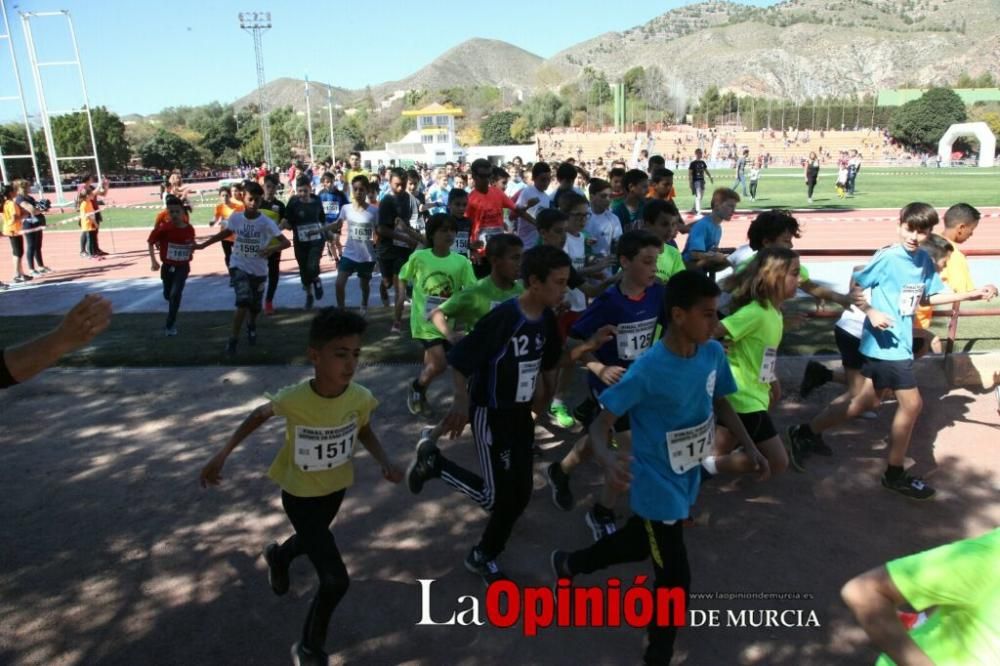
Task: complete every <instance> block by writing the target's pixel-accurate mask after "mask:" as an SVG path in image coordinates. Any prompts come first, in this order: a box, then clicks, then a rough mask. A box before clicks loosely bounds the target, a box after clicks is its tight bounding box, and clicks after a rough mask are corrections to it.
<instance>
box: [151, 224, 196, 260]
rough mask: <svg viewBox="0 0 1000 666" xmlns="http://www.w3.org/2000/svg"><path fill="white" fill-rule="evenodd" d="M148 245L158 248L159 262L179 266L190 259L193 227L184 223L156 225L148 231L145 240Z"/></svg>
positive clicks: (192, 244)
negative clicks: (180, 225)
mask: <svg viewBox="0 0 1000 666" xmlns="http://www.w3.org/2000/svg"><path fill="white" fill-rule="evenodd" d="M146 242H147V243H149V244H150V245H154V244H155V245H158V246H159V248H160V262H161V263H164V264H167V265H170V266H181V265H183V264H186V263H188V262H190V261H191V250H192V247H193V246H194V227H192V226H191V225H190V224H186V225H184V226H183V227H175V226H174V225H173V224H160V225H157V226H156V228H155V229H153V230H152V231H151V232H150V233H149V238H148V239H147V240H146Z"/></svg>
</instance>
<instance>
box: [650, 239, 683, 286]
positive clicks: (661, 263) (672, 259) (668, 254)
mask: <svg viewBox="0 0 1000 666" xmlns="http://www.w3.org/2000/svg"><path fill="white" fill-rule="evenodd" d="M682 270H684V259H683V258H682V257H681V253H680V251H679V250H678V249H677V248H676V247H674V246H673V245H667V244H665V243H664V245H663V252H660V256H659V257H657V258H656V277H657V279H659V280H662V281H663V282H666V281H667V280H669V279H670V278H671V277H672V276H674V275H675V274H677V273H680V272H681V271H682Z"/></svg>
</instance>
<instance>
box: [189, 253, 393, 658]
mask: <svg viewBox="0 0 1000 666" xmlns="http://www.w3.org/2000/svg"><path fill="white" fill-rule="evenodd" d="M239 242H240V241H239V240H237V244H239ZM234 256H235V255H234ZM365 327H366V322H365V320H364V319H363V318H362V317H360V316H359V315H357V314H355V313H352V312H346V311H344V310H340V309H334V308H327V309H324V310H321V311H320V312H319V313H318V314H317V315H316V317H315V318H314V319H313V321H312V324H311V326H310V330H309V348H308V349H307V350H306V353H307V355H308V357H309V361H310V362H311V363H312V365H313V368H314V375H313V378H312V379H308V380H305V381H303V382H300V383H299V384H294V385H292V386H288V387H285V388H283V389H281V390H280V391H278V392H277V393H275V394H273V395H270V394H267V395H265V397H266V398H267V399H268V402H266V403H264V404H262V405H260V406H258V407H257V408H256V409H254V410H253V411H252V412H251V413H250V414H249V416H247V417H246V419H244V421H243V423H242V424H240V426H239V428H237V429H236V432H234V433H233V434H232V436H230V438H229V441H228V442H226V445H225V446H224V447H223V448H222V450H221V451H219V453H217V454H216V455H215V456H213V457H212V459H211V460H210V461H209V462H208V464H207V465H205V467H204V469H202V471H201V485H202V487H203V488H207V487H208V486H215V485H218V484H219V482H220V481H221V480H222V468H223V465H225V462H226V459H227V458H228V457H229V454H231V453H232V452H233V450H234V449H235V448H236V447H237V446H239V444H240V443H241V442H242V441H243V440H244V439H246V438H247V437H249V436H250V435H251V434H252V433H253V432H254V431H255V430H257V428H259V427H260V426H262V425H263V424H264V423H266V422H267V421H268V420H270V419H271V418H272V417H274V416H279V417H283V418H284V419H285V436H284V443H283V444H282V446H281V448H280V449H279V450H278V454H277V455H276V456H275V458H274V461H273V462H272V463H271V467H270V469H269V470H268V476H269V477H271V479H273V480H274V481H275V483H277V484H278V485H279V486H280V487H281V505H282V507H283V508H284V509H285V513H286V514H287V515H288V520H289V522H291V524H292V527H293V528H294V530H295V533H294V534H292V536H290V537H288V539H286V540H285V542H284V543H282V544H281V545H278V544H277V543H272V544H270V545H269V546H267V548H266V549H265V550H264V559H265V560H266V562H267V567H268V582H269V583H270V585H271V590H273V591H274V593H275V594H277V595H279V596H280V595H283V594H285V593H287V592H288V588H289V578H288V569H289V567H290V566H291V564H292V560H294V559H295V558H296V557H298V556H300V555H306V556H307V557H308V558H309V560H310V562H312V565H313V567H315V569H316V575H317V577H318V578H319V589H318V590H317V591H316V596H315V597H314V598H313V601H312V604H311V606H310V607H309V613H308V614H307V615H306V620H305V623H304V625H303V627H302V637H301V638H300V640H298V641H297V642H296V643H295V644H294V645H292V661H293V663H295V664H297V665H300V664H309V665H319V664H324V665H325V664H326V663H327V654H326V652H325V651H324V646H325V643H326V634H327V629H328V628H329V625H330V616H331V615H333V611H334V610H335V609H336V607H337V604H339V603H340V600H341V599H343V597H344V594H346V592H347V588H348V584H349V582H350V578H349V576H348V572H347V567H346V566H345V565H344V560H343V558H342V557H341V555H340V549H339V548H338V547H337V542H336V540H335V539H334V536H333V534H332V533H331V531H330V525H331V523H333V520H334V519H335V518H336V517H337V513H338V511H339V510H340V505H341V503H342V502H343V501H344V495H345V494H346V492H347V488H348V487H349V486H351V485H352V484H353V483H354V463H353V462H352V460H351V459H352V457H353V455H354V447H355V442H360V443H361V444H362V446H364V447H365V449H367V450H368V453H370V454H371V456H372V458H374V459H375V461H376V462H377V463H378V464H379V466H380V467H381V470H382V476H383V477H384V478H385V479H386V480H387V481H389V482H391V483H399V482H400V481H402V479H403V472H402V470H401V469H400V468H399V467H397V466H396V465H395V464H394V463H393V462H392V460H391V459H390V458H389V456H388V455H387V454H386V453H385V451H384V450H383V448H382V444H381V443H380V442H379V438H378V436H377V435H376V434H375V431H374V430H373V429H372V425H371V417H372V412H374V411H375V408H376V407H377V406H378V400H376V399H375V397H374V396H373V395H372V394H371V392H370V391H369V390H368V389H366V388H365V387H363V386H361V385H360V384H356V383H354V382H353V381H352V380H353V378H354V373H355V372H356V371H357V366H358V358H359V356H360V354H361V338H362V335H363V334H364V331H365Z"/></svg>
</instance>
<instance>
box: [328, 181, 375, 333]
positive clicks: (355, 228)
mask: <svg viewBox="0 0 1000 666" xmlns="http://www.w3.org/2000/svg"><path fill="white" fill-rule="evenodd" d="M351 194H353V195H354V200H353V201H352V202H351V203H349V204H347V205H346V206H343V207H342V208H341V209H340V215H339V217H338V222H339V223H340V224H341V225H343V224H344V223H345V222H346V223H347V243H346V244H345V245H344V249H343V251H342V254H341V256H340V262H339V263H338V264H337V282H336V285H335V289H336V293H337V307H338V308H343V307H344V300H345V296H346V291H347V280H348V278H350V277H351V275H353V274H355V273H357V274H358V282H359V283H360V285H361V311H360V312H361V316H362V317H364V316H365V315H367V314H368V295H369V289H370V286H371V281H372V273H373V272H374V270H375V246H374V244H373V239H374V237H375V221H376V216H377V215H378V209H377V208H376V207H375V206H373V205H371V204H369V203H368V178H367V177H365V176H361V175H358V176H355V177H354V180H353V181H351Z"/></svg>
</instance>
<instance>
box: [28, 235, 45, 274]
mask: <svg viewBox="0 0 1000 666" xmlns="http://www.w3.org/2000/svg"><path fill="white" fill-rule="evenodd" d="M43 233H44V232H43V231H42V230H41V229H39V230H38V231H32V232H30V233H26V234H24V254H25V258H26V259H27V260H28V270H32V271H33V270H35V264H37V265H38V268H44V267H45V262H44V261H42V234H43Z"/></svg>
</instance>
